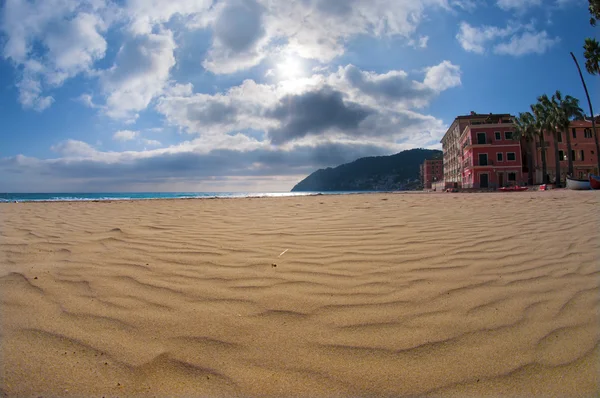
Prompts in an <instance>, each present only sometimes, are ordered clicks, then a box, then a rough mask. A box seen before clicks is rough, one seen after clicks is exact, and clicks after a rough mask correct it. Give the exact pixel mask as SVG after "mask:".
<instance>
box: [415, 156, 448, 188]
mask: <svg viewBox="0 0 600 398" xmlns="http://www.w3.org/2000/svg"><path fill="white" fill-rule="evenodd" d="M443 165H444V161H443V160H442V159H427V160H425V161H424V162H423V164H422V165H421V166H420V169H421V183H422V184H423V188H424V189H431V186H432V184H434V183H436V182H438V181H442V180H443V179H444V171H443V170H444V169H443Z"/></svg>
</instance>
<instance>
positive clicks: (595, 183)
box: [590, 174, 600, 189]
mask: <svg viewBox="0 0 600 398" xmlns="http://www.w3.org/2000/svg"><path fill="white" fill-rule="evenodd" d="M590 188H592V189H600V176H595V175H593V174H590Z"/></svg>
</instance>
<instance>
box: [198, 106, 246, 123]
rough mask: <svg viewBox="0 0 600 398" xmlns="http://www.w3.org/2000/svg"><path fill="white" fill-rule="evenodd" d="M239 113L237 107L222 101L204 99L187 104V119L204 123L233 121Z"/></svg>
mask: <svg viewBox="0 0 600 398" xmlns="http://www.w3.org/2000/svg"><path fill="white" fill-rule="evenodd" d="M237 114H238V111H237V108H235V107H234V106H232V105H228V104H224V103H222V102H216V101H204V102H201V103H200V102H193V103H190V104H188V105H187V119H188V120H190V121H194V122H200V123H202V125H214V124H228V123H233V122H234V121H235V120H236V116H237Z"/></svg>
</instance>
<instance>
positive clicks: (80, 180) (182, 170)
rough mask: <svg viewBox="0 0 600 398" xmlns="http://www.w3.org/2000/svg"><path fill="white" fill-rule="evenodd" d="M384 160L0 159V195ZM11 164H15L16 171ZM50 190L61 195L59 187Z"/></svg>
mask: <svg viewBox="0 0 600 398" xmlns="http://www.w3.org/2000/svg"><path fill="white" fill-rule="evenodd" d="M383 154H389V150H388V149H387V148H384V147H378V146H375V145H360V144H339V143H334V142H331V143H324V144H321V145H319V146H316V147H310V146H298V147H296V148H294V149H293V150H291V151H284V150H281V149H278V150H268V149H257V150H253V151H247V152H240V151H235V150H230V149H219V150H213V151H211V152H209V153H204V154H201V153H194V152H184V153H171V154H169V153H164V154H156V155H154V156H151V157H146V158H137V159H129V160H121V161H118V162H114V161H112V162H108V161H100V160H91V159H80V160H77V159H57V160H41V161H38V160H36V161H32V162H26V163H23V162H19V161H18V160H17V159H16V158H4V159H0V191H6V192H11V191H14V190H15V189H16V188H14V187H17V186H18V185H17V184H18V183H19V181H22V180H23V179H24V178H25V179H27V178H29V177H32V178H35V179H42V180H40V181H43V183H44V184H48V187H51V186H52V185H51V184H52V183H53V182H58V181H62V182H63V183H65V182H69V184H73V183H76V184H79V186H80V187H81V189H84V190H89V189H92V190H93V189H96V188H97V187H98V184H100V183H101V184H102V185H103V186H105V187H107V188H106V189H108V188H109V187H110V186H111V184H112V186H114V187H117V186H118V187H122V186H123V184H159V183H162V182H165V181H170V180H179V181H201V180H214V179H215V178H227V177H270V176H286V175H287V176H290V175H308V174H310V173H312V172H313V171H315V170H316V169H318V168H322V167H329V166H337V165H339V164H342V163H347V162H350V161H353V160H355V159H357V158H360V157H364V156H374V155H383ZM16 164H19V167H18V168H16V167H15V165H16ZM16 173H19V174H16ZM42 175H43V176H42ZM70 186H72V185H70ZM11 187H13V188H11ZM47 189H51V188H47ZM54 189H59V190H60V186H57V187H56V188H54Z"/></svg>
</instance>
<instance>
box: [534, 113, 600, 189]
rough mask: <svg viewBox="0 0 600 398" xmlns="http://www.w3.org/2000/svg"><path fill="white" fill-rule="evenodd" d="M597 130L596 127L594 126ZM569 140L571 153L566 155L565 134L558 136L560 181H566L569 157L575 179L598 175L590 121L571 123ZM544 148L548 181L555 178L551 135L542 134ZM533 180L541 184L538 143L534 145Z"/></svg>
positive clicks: (561, 133) (596, 156)
mask: <svg viewBox="0 0 600 398" xmlns="http://www.w3.org/2000/svg"><path fill="white" fill-rule="evenodd" d="M596 129H598V126H596ZM568 134H570V137H569V138H570V140H571V153H570V154H569V153H568V149H567V139H566V137H565V132H560V133H559V134H558V150H559V152H558V158H559V159H560V172H561V181H563V182H564V181H565V180H566V176H567V173H568V171H569V162H568V159H569V156H570V157H571V159H573V174H574V176H573V177H575V178H587V176H588V174H590V173H591V174H595V175H598V174H599V172H598V154H597V153H596V143H595V141H594V133H593V131H592V122H591V121H573V122H571V126H570V128H569V131H568ZM544 144H545V146H546V166H547V173H548V175H549V177H550V178H549V181H551V182H554V181H555V178H556V166H555V164H556V163H555V151H554V138H553V136H552V134H551V133H545V134H544ZM535 180H536V183H537V184H541V183H542V182H543V176H542V150H541V147H540V145H539V142H538V143H536V159H535Z"/></svg>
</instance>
